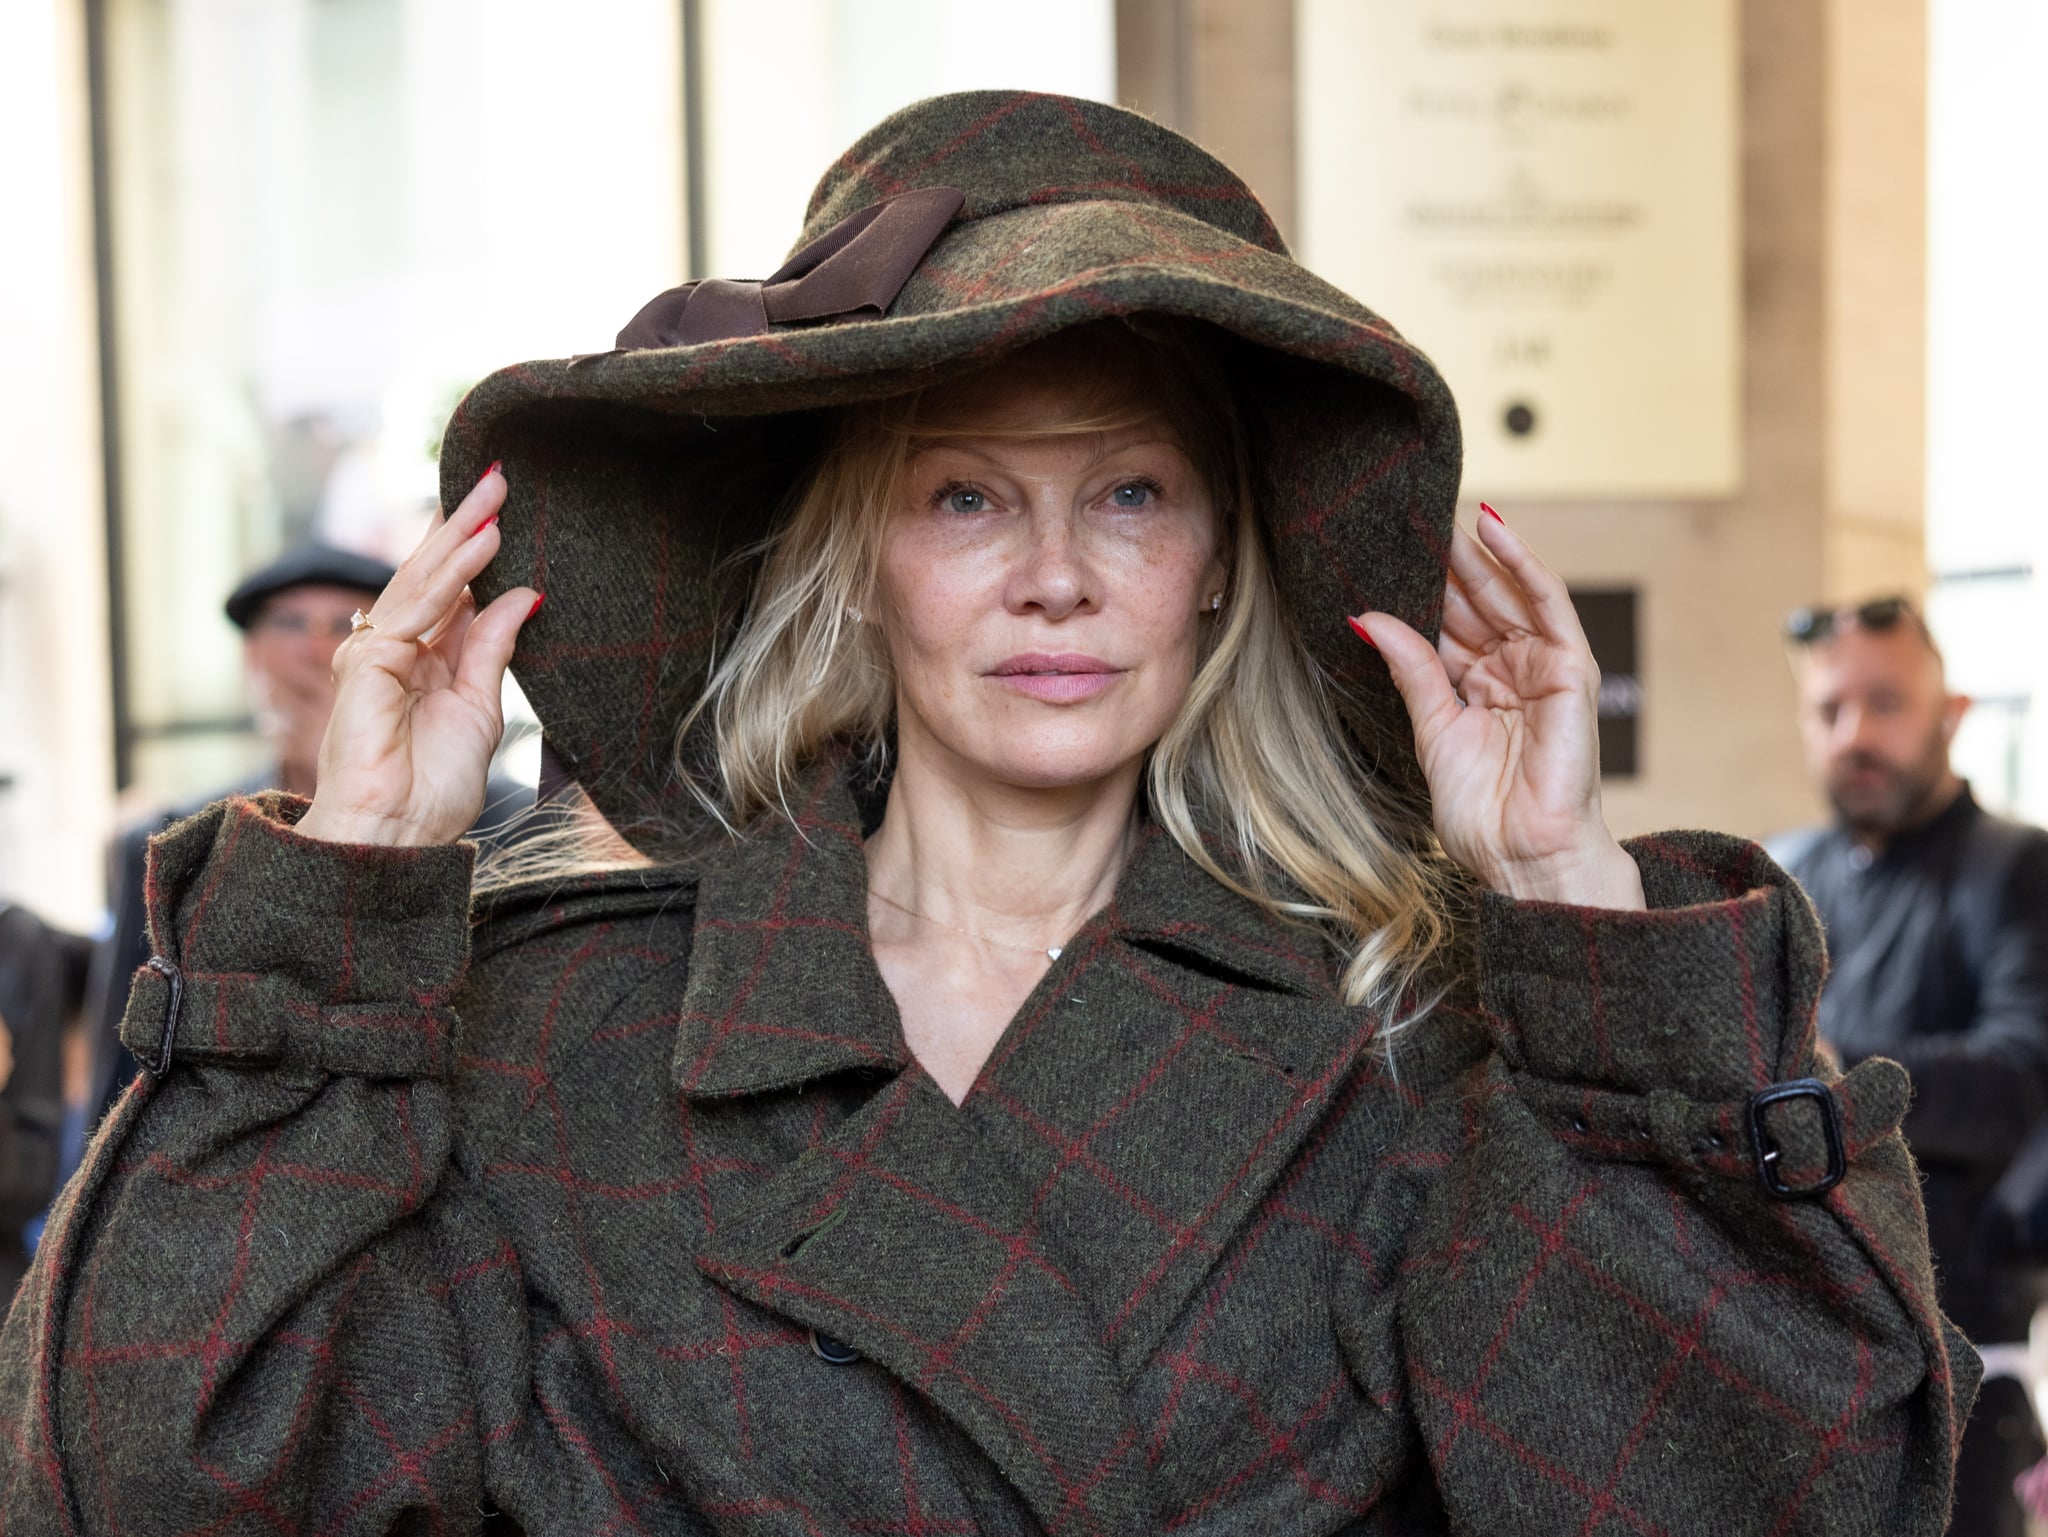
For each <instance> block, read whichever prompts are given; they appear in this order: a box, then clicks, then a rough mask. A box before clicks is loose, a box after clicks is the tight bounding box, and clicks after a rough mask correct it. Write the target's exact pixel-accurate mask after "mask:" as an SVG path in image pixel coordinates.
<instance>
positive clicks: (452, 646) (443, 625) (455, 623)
mask: <svg viewBox="0 0 2048 1537" xmlns="http://www.w3.org/2000/svg"><path fill="white" fill-rule="evenodd" d="M474 618H476V594H475V593H473V592H471V591H470V590H469V589H468V588H467V587H464V588H463V589H462V591H460V592H458V593H457V594H456V595H455V606H454V607H453V608H451V609H449V610H448V612H447V613H445V614H443V615H442V616H441V618H440V619H439V621H438V622H436V624H435V625H434V627H433V628H432V629H430V630H428V631H427V632H426V633H425V634H423V635H422V636H420V644H421V645H423V646H432V647H433V648H434V649H435V650H437V651H446V652H447V653H448V654H449V655H451V656H452V655H454V654H455V652H456V651H458V650H460V649H461V647H462V632H463V631H465V630H467V629H468V628H469V622H470V621H471V620H472V619H474Z"/></svg>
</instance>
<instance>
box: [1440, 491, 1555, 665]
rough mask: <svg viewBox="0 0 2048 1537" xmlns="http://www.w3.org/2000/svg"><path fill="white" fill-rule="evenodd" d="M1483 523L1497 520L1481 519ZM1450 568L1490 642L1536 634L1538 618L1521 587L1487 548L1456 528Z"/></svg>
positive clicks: (1452, 540) (1452, 534)
mask: <svg viewBox="0 0 2048 1537" xmlns="http://www.w3.org/2000/svg"><path fill="white" fill-rule="evenodd" d="M1481 521H1482V522H1492V521H1495V520H1493V519H1491V518H1487V517H1482V518H1481ZM1450 565H1451V575H1452V576H1454V577H1456V578H1457V580H1458V584H1459V585H1460V586H1461V587H1462V588H1463V589H1464V595H1465V597H1466V598H1467V599H1468V600H1469V602H1470V604H1471V610H1472V613H1473V614H1475V615H1476V616H1477V617H1478V620H1479V622H1480V623H1481V624H1482V625H1483V626H1484V627H1485V629H1486V631H1487V635H1488V638H1489V639H1499V638H1502V637H1505V636H1508V635H1512V634H1514V633H1515V632H1517V631H1520V632H1521V633H1523V634H1526V635H1533V634H1535V633H1536V616H1535V613H1534V611H1533V610H1532V609H1531V607H1530V605H1529V602H1528V600H1527V598H1526V596H1525V595H1524V594H1523V592H1522V589H1521V584H1520V583H1519V582H1518V581H1516V579H1515V577H1514V576H1513V574H1512V573H1510V572H1509V571H1507V570H1506V569H1504V568H1503V566H1502V565H1501V563H1500V562H1499V561H1498V560H1496V559H1494V557H1493V556H1492V555H1491V554H1490V553H1489V552H1488V551H1487V549H1486V547H1485V546H1483V545H1482V544H1480V542H1479V541H1478V540H1477V539H1474V538H1473V537H1472V536H1471V535H1470V534H1468V533H1466V532H1465V530H1464V529H1463V528H1460V527H1458V526H1456V525H1453V526H1452V529H1451V562H1450Z"/></svg>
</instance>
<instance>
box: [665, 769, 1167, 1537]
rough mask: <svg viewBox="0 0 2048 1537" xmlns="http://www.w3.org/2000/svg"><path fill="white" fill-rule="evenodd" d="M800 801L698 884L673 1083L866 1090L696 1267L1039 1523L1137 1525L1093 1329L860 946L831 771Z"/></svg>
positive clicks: (716, 1234)
mask: <svg viewBox="0 0 2048 1537" xmlns="http://www.w3.org/2000/svg"><path fill="white" fill-rule="evenodd" d="M813 789H814V791H815V793H814V794H813V795H812V797H811V798H810V799H809V800H808V801H807V802H806V803H805V804H804V805H803V806H802V807H801V808H800V809H799V812H798V815H797V818H796V823H795V826H794V827H793V828H791V827H789V826H788V825H787V824H785V825H784V827H783V828H782V830H781V831H777V832H769V833H766V834H764V835H762V836H761V837H759V838H758V839H755V840H751V841H749V842H748V843H746V844H743V845H741V846H740V847H739V848H738V849H737V850H735V854H734V857H733V858H732V859H731V860H730V861H728V862H727V863H726V864H725V865H724V866H723V867H722V868H720V869H719V870H717V871H714V872H711V873H709V874H707V875H706V876H705V878H704V880H703V882H702V885H701V886H700V889H699V894H698V904H697V921H696V922H697V926H696V932H695V935H694V936H693V939H692V946H691V955H690V968H689V974H688V980H687V982H686V984H685V992H684V998H683V1002H682V1008H681V1019H680V1023H679V1028H678V1031H677V1037H676V1046H675V1051H674V1055H673V1059H672V1062H671V1078H672V1082H673V1085H674V1087H675V1089H676V1090H677V1092H678V1093H679V1094H681V1095H683V1096H684V1097H685V1099H687V1100H689V1101H693V1102H697V1103H700V1104H701V1103H704V1102H709V1101H717V1100H725V1101H732V1100H737V1099H740V1098H742V1097H744V1096H748V1095H760V1094H768V1093H772V1092H774V1091H777V1090H787V1089H792V1088H797V1087H800V1086H802V1085H804V1084H806V1083H810V1082H813V1081H815V1080H818V1079H822V1078H826V1077H829V1076H832V1075H835V1074H845V1073H849V1072H866V1073H869V1074H876V1075H880V1076H883V1077H885V1078H886V1079H888V1080H889V1081H886V1082H885V1083H884V1084H883V1086H882V1087H881V1088H880V1089H879V1090H878V1091H877V1092H875V1093H874V1094H872V1095H871V1096H870V1097H868V1098H867V1100H866V1102H865V1104H863V1105H861V1106H860V1108H858V1109H856V1110H854V1111H853V1113H852V1114H850V1115H849V1116H847V1117H845V1118H844V1119H842V1120H840V1121H838V1123H837V1124H836V1125H829V1126H826V1127H824V1128H823V1129H822V1131H821V1134H820V1135H819V1136H818V1137H817V1139H816V1140H815V1141H813V1142H812V1143H811V1144H810V1145H809V1146H808V1147H807V1148H806V1149H805V1150H804V1151H803V1152H802V1153H801V1154H800V1155H798V1156H795V1157H794V1158H792V1159H791V1160H790V1161H788V1162H785V1163H783V1164H781V1165H780V1166H779V1167H776V1168H773V1169H771V1170H769V1171H768V1172H766V1173H765V1174H764V1175H763V1176H762V1177H761V1178H760V1179H759V1180H758V1181H756V1182H754V1183H753V1184H752V1185H751V1187H750V1188H748V1189H746V1190H745V1191H744V1192H743V1193H739V1194H736V1195H733V1196H730V1197H728V1198H726V1199H723V1200H721V1201H720V1202H719V1203H718V1209H717V1213H716V1222H715V1225H713V1226H712V1228H711V1230H710V1232H709V1234H708V1236H707V1237H706V1238H705V1240H704V1241H703V1242H702V1243H701V1244H700V1246H699V1248H698V1252H697V1255H696V1263H697V1266H698V1268H699V1269H700V1270H702V1271H703V1272H704V1273H705V1274H706V1275H708V1276H709V1277H711V1278H712V1279H713V1280H715V1281H716V1282H718V1283H719V1284H721V1285H723V1286H725V1287H727V1288H728V1289H730V1290H731V1291H733V1292H734V1293H736V1294H738V1295H739V1296H742V1297H744V1298H746V1299H747V1300H748V1301H750V1302H753V1303H755V1304H757V1305H758V1306H761V1307H764V1308H768V1309H771V1310H772V1311H774V1312H776V1313H778V1314H781V1315H783V1316H784V1317H787V1318H790V1319H793V1320H794V1321H795V1322H797V1323H798V1324H799V1325H801V1326H803V1327H805V1328H808V1329H815V1330H817V1331H819V1332H820V1333H822V1334H825V1335H828V1336H830V1337H832V1338H833V1339H836V1340H838V1341H841V1342H842V1343H844V1344H846V1345H848V1346H851V1347H852V1348H853V1349H854V1350H856V1351H858V1352H859V1353H860V1354H861V1355H862V1356H864V1357H866V1358H867V1359H868V1360H870V1361H872V1362H875V1363H877V1364H879V1365H880V1366H882V1367H884V1368H885V1369H887V1370H888V1371H889V1372H891V1373H892V1374H893V1375H895V1376H896V1377H897V1378H899V1379H901V1380H902V1381H903V1382H904V1383H906V1384H908V1385H909V1386H910V1387H912V1388H913V1389H915V1390H916V1391H917V1392H919V1393H920V1394H921V1395H923V1396H924V1397H925V1398H926V1399H928V1400H929V1401H930V1402H931V1403H933V1404H934V1405H935V1406H937V1407H938V1408H939V1409H940V1410H941V1411H943V1412H944V1413H946V1414H947V1415H948V1416H950V1417H951V1418H952V1419H953V1420H955V1421H956V1422H957V1423H958V1424H959V1425H960V1426H961V1427H962V1428H963V1429H964V1430H965V1431H966V1432H967V1433H968V1434H969V1435H970V1436H972V1437H973V1438H974V1440H975V1441H976V1442H977V1443H979V1444H980V1446H981V1447H982V1449H983V1450H984V1451H985V1452H986V1453H987V1454H988V1456H989V1457H990V1458H991V1460H992V1461H993V1462H994V1463H995V1464H996V1465H997V1466H998V1467H999V1468H1001V1469H1002V1470H1003V1472H1004V1474H1005V1475H1006V1476H1007V1477H1008V1478H1009V1479H1010V1481H1011V1482H1012V1483H1013V1484H1015V1486H1016V1487H1017V1489H1018V1491H1019V1492H1020V1493H1021V1494H1022V1495H1023V1497H1024V1498H1025V1499H1026V1500H1027V1501H1028V1502H1029V1503H1030V1505H1031V1507H1032V1509H1033V1510H1034V1511H1035V1512H1036V1514H1037V1515H1038V1517H1039V1519H1040V1520H1041V1521H1043V1522H1044V1523H1045V1525H1046V1527H1047V1529H1048V1530H1050V1531H1054V1532H1075V1533H1096V1532H1100V1533H1125V1532H1132V1533H1135V1532H1140V1531H1144V1530H1147V1529H1148V1526H1149V1521H1150V1510H1151V1502H1150V1500H1149V1499H1148V1498H1147V1497H1146V1496H1145V1493H1144V1477H1145V1468H1144V1461H1143V1457H1142V1455H1141V1452H1140V1449H1139V1447H1138V1442H1137V1436H1136V1433H1135V1432H1134V1431H1133V1430H1132V1429H1131V1426H1130V1423H1129V1413H1128V1410H1127V1408H1126V1406H1125V1404H1124V1399H1123V1394H1122V1388H1121V1384H1120V1383H1119V1382H1118V1380H1117V1377H1116V1374H1115V1371H1114V1369H1113V1367H1112V1364H1111V1361H1110V1358H1109V1355H1108V1353H1107V1352H1106V1351H1105V1350H1104V1348H1103V1347H1102V1345H1101V1344H1100V1342H1099V1341H1100V1336H1101V1332H1102V1329H1101V1321H1100V1320H1099V1319H1098V1318H1097V1317H1096V1316H1095V1315H1094V1313H1093V1311H1092V1310H1091V1308H1090V1306H1089V1302H1088V1299H1087V1298H1086V1297H1085V1296H1083V1295H1082V1294H1081V1293H1080V1292H1079V1291H1078V1290H1077V1289H1076V1288H1075V1287H1074V1285H1073V1283H1072V1282H1071V1280H1070V1279H1069V1278H1068V1277H1067V1275H1066V1274H1065V1271H1064V1269H1063V1268H1062V1264H1061V1261H1060V1260H1059V1259H1058V1258H1057V1257H1055V1256H1054V1255H1053V1254H1052V1253H1051V1252H1050V1251H1049V1250H1048V1248H1047V1247H1046V1244H1045V1242H1044V1235H1043V1233H1042V1232H1040V1231H1038V1229H1037V1225H1036V1223H1035V1222H1034V1220H1033V1212H1032V1209H1031V1202H1030V1198H1029V1192H1028V1191H1026V1190H1024V1189H1022V1188H1020V1187H1019V1186H1018V1184H1017V1182H1016V1180H1015V1177H1014V1175H1013V1174H1012V1173H1011V1171H1010V1170H1008V1169H1007V1168H1006V1167H1004V1164H1003V1161H1002V1158H1001V1156H1000V1155H999V1154H998V1153H996V1152H994V1151H992V1150H991V1149H990V1148H989V1147H988V1146H987V1144H986V1139H985V1138H984V1136H983V1135H982V1133H981V1132H980V1130H979V1129H978V1128H977V1127H976V1126H975V1124H974V1123H973V1122H972V1121H971V1120H970V1119H969V1118H967V1117H965V1116H963V1115H962V1114H961V1113H960V1110H959V1108H958V1107H956V1106H955V1105H954V1104H952V1102H951V1101H949V1100H948V1099H947V1098H946V1096H945V1095H944V1093H943V1092H941V1091H940V1090H939V1088H938V1087H937V1086H936V1085H935V1084H934V1083H933V1082H932V1081H931V1079H930V1078H929V1077H928V1076H927V1075H926V1074H925V1073H924V1072H923V1071H922V1070H921V1069H918V1068H917V1067H915V1066H914V1065H910V1063H909V1053H908V1051H907V1049H906V1048H905V1046H904V1043H903V1031H902V1026H901V1022H900V1020H899V1018H898V1016H897V1013H896V1006H895V1001H894V999H893V998H892V997H891V996H890V995H889V992H888V989H887V986H886V985H885V984H884V983H883V981H882V979H881V976H880V974H879V973H878V972H877V970H876V968H875V963H874V956H873V952H872V950H871V949H870V948H869V944H868V938H867V911H866V892H867V863H866V856H865V853H864V851H863V849H862V845H861V835H860V827H859V823H858V817H857V814H856V812H855V808H854V805H853V802H852V798H851V796H850V795H849V794H848V793H847V792H846V791H845V790H844V789H843V788H841V787H839V786H838V784H837V782H836V780H832V781H828V782H826V783H824V784H821V785H814V786H813Z"/></svg>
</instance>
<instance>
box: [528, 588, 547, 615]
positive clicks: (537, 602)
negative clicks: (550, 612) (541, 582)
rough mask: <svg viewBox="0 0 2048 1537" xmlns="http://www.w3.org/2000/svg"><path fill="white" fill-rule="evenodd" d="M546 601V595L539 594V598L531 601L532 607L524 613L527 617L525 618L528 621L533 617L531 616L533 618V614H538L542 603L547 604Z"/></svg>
mask: <svg viewBox="0 0 2048 1537" xmlns="http://www.w3.org/2000/svg"><path fill="white" fill-rule="evenodd" d="M547 600H548V595H547V594H546V593H542V594H541V595H540V596H539V597H537V598H535V599H534V600H533V607H532V608H530V609H528V610H527V611H526V617H527V618H529V619H531V618H532V617H533V616H534V615H535V614H537V613H539V612H540V606H541V605H542V604H543V603H545V602H547Z"/></svg>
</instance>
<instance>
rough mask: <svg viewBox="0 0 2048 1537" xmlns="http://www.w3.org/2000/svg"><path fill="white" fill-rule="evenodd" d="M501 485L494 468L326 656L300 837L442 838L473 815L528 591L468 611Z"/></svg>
mask: <svg viewBox="0 0 2048 1537" xmlns="http://www.w3.org/2000/svg"><path fill="white" fill-rule="evenodd" d="M504 502H505V477H504V476H503V475H502V474H501V473H499V471H498V467H497V466H496V465H495V464H494V465H492V466H491V467H490V469H488V470H486V471H485V472H484V477H483V479H482V480H480V481H478V482H477V483H476V486H475V488H474V489H473V490H471V492H470V493H469V495H468V496H466V497H464V498H463V499H462V502H461V504H460V505H459V506H457V507H456V509H455V512H454V515H453V516H451V517H447V518H436V520H435V525H434V527H433V528H432V529H430V530H429V531H428V533H427V536H426V538H424V539H422V540H421V541H420V544H419V548H418V549H416V550H414V551H413V552H412V554H410V555H408V556H407V557H406V559H405V564H403V565H402V566H400V567H399V568H398V574H397V575H396V576H394V577H392V579H391V583H390V585H389V586H387V587H386V588H385V589H384V591H383V592H382V593H380V594H379V595H378V597H377V601H376V602H375V603H374V604H373V605H372V606H371V608H370V611H369V619H370V627H369V628H367V629H363V630H360V631H358V632H357V633H356V634H354V635H351V636H350V637H349V638H348V639H347V640H345V641H343V642H342V645H341V649H340V650H339V651H337V652H335V654H334V683H335V699H334V713H333V715H332V716H330V717H329V718H328V722H327V735H326V736H325V737H324V738H323V739H322V741H321V743H320V772H319V784H318V788H317V789H316V790H315V791H314V793H313V804H312V806H311V807H310V808H309V809H308V810H307V812H306V814H305V816H304V817H302V818H300V820H299V825H298V830H299V832H301V833H302V834H304V835H305V836H306V837H309V838H319V839H322V840H324V841H326V842H330V843H382V844H390V845H418V844H433V843H453V842H455V841H456V840H457V839H458V838H460V837H461V836H462V835H463V834H464V833H466V832H468V831H469V829H470V826H471V825H472V824H473V823H474V822H475V821H476V818H477V813H478V812H480V811H481V810H482V809H483V803H484V787H485V783H486V781H487V779H488V776H489V772H490V765H491V754H492V753H493V752H495V751H497V747H498V738H499V737H500V735H502V734H503V731H504V726H505V722H504V717H503V715H502V713H501V712H500V709H499V704H498V696H499V690H500V688H501V687H502V686H503V682H504V677H505V668H506V665H507V664H508V663H510V661H511V660H512V646H513V643H514V642H515V641H517V640H518V638H519V627H520V626H521V625H523V624H525V623H526V621H527V620H528V619H529V618H530V617H532V615H533V612H534V611H535V610H536V609H538V608H539V607H540V594H539V593H537V592H535V591H534V590H533V589H532V588H531V587H515V588H513V589H512V590H511V591H510V592H507V593H504V594H503V595H502V596H500V597H499V598H497V599H496V600H495V601H494V602H493V603H492V604H491V605H490V606H489V607H488V608H485V609H483V610H482V611H479V610H478V609H477V607H476V600H475V599H474V598H472V597H471V596H470V592H469V583H470V579H471V578H473V577H474V576H476V574H477V573H478V572H480V571H482V570H483V568H484V567H485V566H486V565H488V564H490V560H491V557H492V556H494V555H496V554H497V553H498V509H499V508H500V507H501V506H503V505H504Z"/></svg>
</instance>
